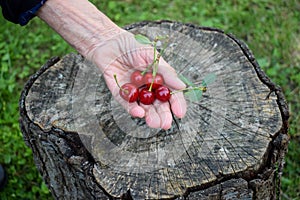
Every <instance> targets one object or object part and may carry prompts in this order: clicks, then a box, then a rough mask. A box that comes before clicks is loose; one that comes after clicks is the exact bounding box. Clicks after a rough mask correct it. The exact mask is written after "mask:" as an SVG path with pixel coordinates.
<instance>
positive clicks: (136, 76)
mask: <svg viewBox="0 0 300 200" xmlns="http://www.w3.org/2000/svg"><path fill="white" fill-rule="evenodd" d="M143 78H144V76H143V75H142V72H141V71H138V70H136V71H134V72H133V73H132V74H131V76H130V82H131V83H132V84H134V85H135V86H136V87H141V86H142V85H144V80H143Z"/></svg>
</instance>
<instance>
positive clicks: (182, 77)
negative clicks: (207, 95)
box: [179, 74, 195, 87]
mask: <svg viewBox="0 0 300 200" xmlns="http://www.w3.org/2000/svg"><path fill="white" fill-rule="evenodd" d="M179 78H180V80H182V81H183V82H184V83H185V84H186V85H187V86H191V87H194V86H195V85H194V84H193V83H192V82H191V81H190V80H189V79H188V78H186V77H185V76H183V75H182V74H179Z"/></svg>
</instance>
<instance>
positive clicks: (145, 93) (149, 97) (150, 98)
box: [139, 88, 155, 105]
mask: <svg viewBox="0 0 300 200" xmlns="http://www.w3.org/2000/svg"><path fill="white" fill-rule="evenodd" d="M139 99H140V102H141V103H142V104H145V105H150V104H152V103H153V102H154V100H155V94H154V92H152V91H149V90H148V89H147V88H143V89H141V91H140V93H139Z"/></svg>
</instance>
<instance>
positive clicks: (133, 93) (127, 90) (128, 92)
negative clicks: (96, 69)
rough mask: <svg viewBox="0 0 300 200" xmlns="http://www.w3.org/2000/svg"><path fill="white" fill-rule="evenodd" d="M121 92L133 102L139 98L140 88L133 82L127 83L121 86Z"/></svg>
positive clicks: (125, 98)
mask: <svg viewBox="0 0 300 200" xmlns="http://www.w3.org/2000/svg"><path fill="white" fill-rule="evenodd" d="M119 94H120V96H121V97H122V98H123V99H124V100H126V101H128V102H130V103H131V102H135V101H136V100H137V99H138V97H139V90H138V88H137V87H136V86H135V85H133V84H132V83H125V84H124V85H122V87H120V90H119Z"/></svg>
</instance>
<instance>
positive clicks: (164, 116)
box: [154, 101, 173, 130]
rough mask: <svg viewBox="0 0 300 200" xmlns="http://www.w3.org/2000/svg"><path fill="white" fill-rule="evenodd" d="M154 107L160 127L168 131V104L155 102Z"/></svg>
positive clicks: (169, 126) (169, 113)
mask: <svg viewBox="0 0 300 200" xmlns="http://www.w3.org/2000/svg"><path fill="white" fill-rule="evenodd" d="M154 107H155V108H156V111H157V113H159V116H160V127H161V128H163V129H165V130H168V129H169V128H171V126H172V120H173V118H172V113H171V110H170V105H169V102H160V101H155V102H154Z"/></svg>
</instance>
